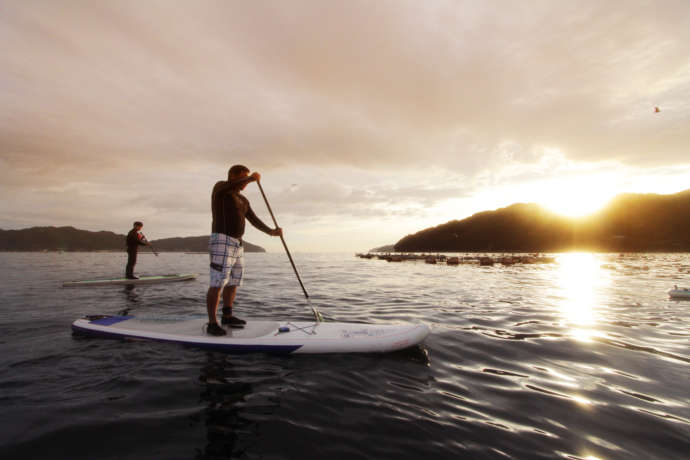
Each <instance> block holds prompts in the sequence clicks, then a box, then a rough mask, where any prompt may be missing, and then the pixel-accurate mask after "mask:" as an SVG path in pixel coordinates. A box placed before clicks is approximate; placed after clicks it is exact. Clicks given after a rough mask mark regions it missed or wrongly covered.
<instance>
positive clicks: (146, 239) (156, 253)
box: [141, 233, 158, 257]
mask: <svg viewBox="0 0 690 460" xmlns="http://www.w3.org/2000/svg"><path fill="white" fill-rule="evenodd" d="M141 236H142V237H144V241H146V242H147V243H148V244H149V247H150V248H151V251H153V253H154V254H155V255H156V257H158V251H156V250H155V249H154V247H153V245H152V244H151V243H150V242H149V240H148V238H146V235H144V234H143V233H142V234H141Z"/></svg>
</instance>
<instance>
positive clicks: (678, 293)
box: [668, 288, 690, 299]
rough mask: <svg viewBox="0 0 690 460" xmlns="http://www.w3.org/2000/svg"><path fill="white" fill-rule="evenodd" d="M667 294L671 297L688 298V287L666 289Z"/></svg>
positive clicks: (689, 295)
mask: <svg viewBox="0 0 690 460" xmlns="http://www.w3.org/2000/svg"><path fill="white" fill-rule="evenodd" d="M668 295H669V296H670V297H671V298H672V299H690V289H688V288H676V289H671V290H670V291H668Z"/></svg>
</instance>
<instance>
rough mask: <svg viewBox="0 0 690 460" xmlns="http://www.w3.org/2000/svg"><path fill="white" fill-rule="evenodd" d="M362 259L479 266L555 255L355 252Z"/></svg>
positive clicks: (544, 260) (533, 261)
mask: <svg viewBox="0 0 690 460" xmlns="http://www.w3.org/2000/svg"><path fill="white" fill-rule="evenodd" d="M355 255H356V256H357V257H360V258H362V259H381V260H387V261H388V262H406V261H417V260H420V261H421V260H423V261H424V262H425V263H427V264H439V263H445V264H446V265H460V264H475V265H476V264H479V265H481V266H492V265H495V264H502V265H515V264H553V263H556V258H555V257H546V256H542V255H540V254H528V255H508V256H507V255H502V256H498V257H489V256H462V257H460V256H446V255H443V254H413V253H401V254H394V253H385V254H372V253H366V254H364V253H361V254H355Z"/></svg>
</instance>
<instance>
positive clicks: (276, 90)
mask: <svg viewBox="0 0 690 460" xmlns="http://www.w3.org/2000/svg"><path fill="white" fill-rule="evenodd" d="M688 43H690V8H689V7H688V3H687V0H679V1H672V0H655V1H636V0H626V1H606V2H601V1H600V0H597V1H588V0H585V1H579V2H572V1H558V0H548V1H531V2H515V1H508V0H506V1H497V0H490V1H462V0H452V1H439V0H425V1H423V2H420V1H404V0H391V1H385V0H375V1H371V0H367V1H358V0H348V1H323V0H319V1H298V0H291V1H252V2H246V1H229V0H221V1H207V0H199V1H167V0H166V1H163V0H162V1H155V0H147V1H141V0H137V1H128V0H118V1H109V2H106V1H104V2H93V1H90V0H85V1H67V0H44V1H41V0H32V1H25V0H14V1H7V0H0V193H1V194H2V197H3V199H2V201H0V228H2V229H19V228H27V227H31V226H37V225H55V226H62V225H72V226H74V227H77V228H81V229H86V230H94V231H96V230H108V231H114V232H117V233H126V232H127V231H128V230H129V229H130V228H131V224H132V222H133V221H134V220H141V221H143V222H144V232H145V233H146V234H147V236H148V238H149V239H150V240H153V239H158V238H165V237H172V236H197V235H205V234H208V233H210V222H211V213H210V191H211V188H212V187H213V185H214V184H215V183H216V182H217V181H219V180H224V179H225V178H226V176H227V170H228V168H229V167H230V166H232V165H233V164H244V165H246V166H248V167H249V168H250V169H251V170H252V171H258V172H260V173H261V175H262V181H261V183H262V186H263V188H264V190H265V192H266V195H267V197H268V200H269V202H270V204H271V207H272V209H273V211H274V214H275V217H276V219H277V220H278V223H279V225H280V226H281V227H283V228H284V232H285V240H286V242H287V244H288V246H289V247H290V249H291V250H293V251H303V252H324V251H328V252H330V251H337V252H343V251H366V250H368V249H371V248H373V247H377V246H381V245H386V244H392V243H395V242H396V241H398V240H399V239H400V238H402V237H404V236H405V235H407V234H410V233H415V232H417V231H419V230H422V229H424V228H427V227H429V226H434V225H439V224H442V223H445V222H447V221H449V220H453V219H462V218H465V217H468V216H470V215H472V214H474V213H476V212H480V211H484V210H490V209H496V208H499V207H503V206H507V205H510V204H512V203H515V202H537V203H541V204H543V205H544V206H547V207H548V208H549V209H551V210H553V211H556V212H559V213H562V214H566V215H582V214H584V213H587V212H591V211H594V210H596V209H597V208H598V207H601V206H603V205H604V204H605V203H606V201H607V200H609V199H610V198H612V197H613V196H614V195H615V194H617V193H622V192H632V193H661V194H666V193H675V192H678V191H681V190H685V189H688V188H690V185H689V184H690V148H689V146H690V104H688V101H690V59H689V58H688V57H689V56H690V55H689V54H688ZM655 107H658V108H659V111H658V112H656V111H655ZM245 195H246V196H247V197H248V198H249V200H250V202H251V205H252V208H253V209H254V210H255V212H256V213H257V214H258V215H259V217H260V218H261V219H262V220H264V222H266V223H269V224H270V223H271V217H270V215H269V214H268V212H267V209H266V206H265V204H264V202H263V200H262V197H261V195H260V194H259V192H258V190H257V187H256V185H255V184H250V185H249V186H248V187H247V189H246V190H245ZM245 239H246V240H248V241H250V242H252V243H254V244H258V245H260V246H263V247H265V248H266V249H267V250H269V251H281V250H282V246H281V244H280V241H279V239H277V238H271V237H269V236H266V235H265V234H263V233H261V232H259V231H258V230H255V229H253V228H251V226H248V229H247V233H246V234H245Z"/></svg>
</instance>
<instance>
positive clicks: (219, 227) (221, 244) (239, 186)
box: [206, 165, 283, 335]
mask: <svg viewBox="0 0 690 460" xmlns="http://www.w3.org/2000/svg"><path fill="white" fill-rule="evenodd" d="M260 179H261V175H260V174H259V173H258V172H254V173H252V174H251V175H250V174H249V168H247V167H246V166H242V165H235V166H233V167H231V168H230V170H229V171H228V180H227V181H220V182H218V183H216V185H215V186H214V187H213V191H212V192H211V212H212V214H213V223H212V226H211V238H210V240H209V244H208V248H209V256H210V259H211V270H210V286H209V288H208V293H207V294H206V309H207V312H208V327H207V328H206V332H207V333H208V334H211V335H225V334H226V332H225V329H223V328H222V327H220V326H219V325H218V320H217V319H216V310H217V309H218V302H219V301H220V292H221V289H222V290H223V316H222V318H221V324H223V325H228V326H230V327H244V325H245V324H246V321H244V320H241V319H239V318H237V317H236V316H233V314H232V304H233V302H234V300H235V294H236V293H237V286H241V285H242V273H243V265H244V247H243V245H242V235H244V225H245V219H246V220H248V221H249V222H250V223H251V224H252V225H253V226H254V227H256V228H257V229H259V230H261V231H262V232H264V233H266V234H268V235H271V236H281V235H282V234H283V231H282V229H280V228H275V229H271V228H270V227H269V226H267V225H266V224H264V223H263V222H262V221H261V219H259V218H258V217H257V216H256V214H254V211H252V208H251V206H250V205H249V200H247V198H246V197H245V196H244V195H242V194H241V193H240V191H242V190H244V188H245V187H246V186H247V184H249V183H250V182H254V181H256V182H258V181H259V180H260Z"/></svg>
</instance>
